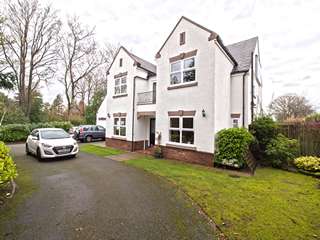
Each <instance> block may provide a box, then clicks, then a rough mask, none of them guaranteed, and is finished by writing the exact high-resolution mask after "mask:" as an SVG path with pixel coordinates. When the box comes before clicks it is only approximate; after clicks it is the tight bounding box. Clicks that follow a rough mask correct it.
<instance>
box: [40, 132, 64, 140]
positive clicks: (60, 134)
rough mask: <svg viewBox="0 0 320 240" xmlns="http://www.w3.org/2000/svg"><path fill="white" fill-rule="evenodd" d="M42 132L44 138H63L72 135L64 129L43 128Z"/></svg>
mask: <svg viewBox="0 0 320 240" xmlns="http://www.w3.org/2000/svg"><path fill="white" fill-rule="evenodd" d="M40 134H41V138H42V139H62V138H69V137H70V135H69V134H68V133H66V132H65V131H64V130H43V131H41V132H40Z"/></svg>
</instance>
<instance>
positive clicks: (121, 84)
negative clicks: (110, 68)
mask: <svg viewBox="0 0 320 240" xmlns="http://www.w3.org/2000/svg"><path fill="white" fill-rule="evenodd" d="M126 93H127V77H121V78H116V79H115V83H114V95H120V94H126Z"/></svg>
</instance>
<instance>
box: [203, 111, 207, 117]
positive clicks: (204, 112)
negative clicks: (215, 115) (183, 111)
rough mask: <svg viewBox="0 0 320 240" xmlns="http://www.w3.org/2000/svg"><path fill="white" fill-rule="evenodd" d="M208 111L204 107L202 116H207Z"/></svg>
mask: <svg viewBox="0 0 320 240" xmlns="http://www.w3.org/2000/svg"><path fill="white" fill-rule="evenodd" d="M206 115H207V114H206V111H205V110H204V109H202V117H206Z"/></svg>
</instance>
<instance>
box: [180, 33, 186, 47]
mask: <svg viewBox="0 0 320 240" xmlns="http://www.w3.org/2000/svg"><path fill="white" fill-rule="evenodd" d="M185 43H186V32H182V33H180V45H183V44H185Z"/></svg>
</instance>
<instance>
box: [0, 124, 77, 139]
mask: <svg viewBox="0 0 320 240" xmlns="http://www.w3.org/2000/svg"><path fill="white" fill-rule="evenodd" d="M54 127H55V128H62V129H64V130H66V131H68V130H69V129H70V128H71V127H72V124H71V123H70V122H48V123H32V124H29V123H27V124H8V125H4V126H1V127H0V141H4V142H16V141H24V140H26V139H27V137H28V135H29V134H30V132H31V131H32V130H33V129H36V128H54Z"/></svg>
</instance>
